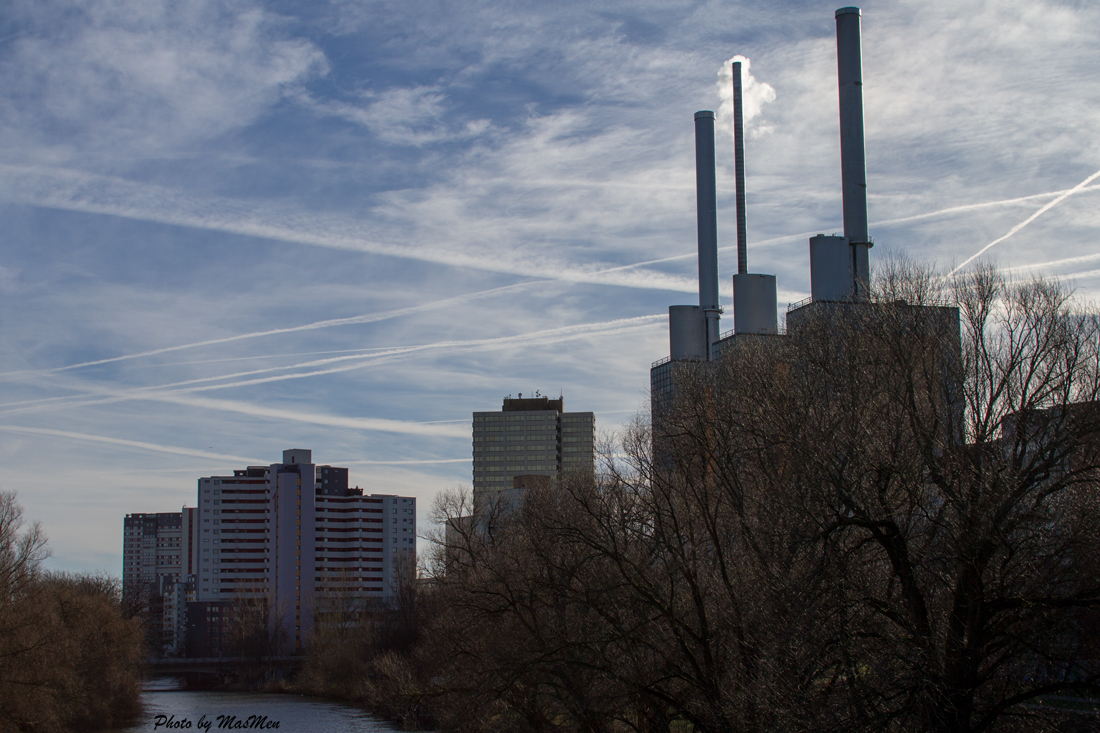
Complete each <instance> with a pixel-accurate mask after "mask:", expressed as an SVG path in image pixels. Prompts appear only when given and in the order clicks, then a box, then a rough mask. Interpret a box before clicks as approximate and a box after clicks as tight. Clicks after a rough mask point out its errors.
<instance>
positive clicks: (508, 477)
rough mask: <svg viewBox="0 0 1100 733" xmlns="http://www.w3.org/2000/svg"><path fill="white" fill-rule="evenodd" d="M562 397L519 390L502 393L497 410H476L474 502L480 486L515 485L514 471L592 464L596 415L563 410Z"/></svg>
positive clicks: (553, 471)
mask: <svg viewBox="0 0 1100 733" xmlns="http://www.w3.org/2000/svg"><path fill="white" fill-rule="evenodd" d="M564 402H565V401H564V400H563V399H561V398H558V399H556V400H552V399H550V398H548V397H534V398H527V399H523V396H522V395H520V397H519V398H517V399H512V398H510V397H509V398H506V399H505V400H504V404H503V406H502V408H501V410H500V411H499V412H475V413H474V418H473V434H474V436H473V437H474V442H473V448H474V451H473V457H474V501H475V503H476V502H477V500H478V496H479V495H481V494H483V493H484V492H492V491H503V490H510V489H513V488H516V485H515V481H514V480H515V478H516V477H517V476H525V477H529V476H546V477H550V478H557V476H558V475H559V474H560V473H561V472H562V471H568V470H571V469H578V468H579V469H585V468H587V469H591V468H592V461H593V431H594V428H595V422H596V418H595V415H594V414H593V413H591V412H565V409H564Z"/></svg>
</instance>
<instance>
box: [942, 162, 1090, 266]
mask: <svg viewBox="0 0 1100 733" xmlns="http://www.w3.org/2000/svg"><path fill="white" fill-rule="evenodd" d="M1097 178H1100V171H1096V172H1095V173H1093V174H1092V175H1091V176H1089V177H1088V178H1086V179H1085V180H1083V181H1081V182H1080V183H1078V184H1077V185H1076V186H1074V187H1073V188H1071V189H1069V190H1068V191H1064V192H1063V193H1062V194H1061V195H1060V196H1058V197H1057V198H1056V199H1054V200H1053V201H1051V202H1049V203H1047V204H1046V205H1044V206H1043V207H1042V208H1040V209H1039V210H1038V211H1036V212H1035V213H1034V214H1032V215H1031V216H1029V217H1028V218H1026V219H1024V220H1023V221H1022V222H1020V223H1019V224H1017V225H1016V226H1014V227H1012V228H1011V229H1009V230H1008V233H1007V234H1005V235H1004V236H1002V237H998V238H997V239H994V240H993V241H992V242H990V243H989V244H987V245H985V246H984V247H982V248H981V249H979V250H978V251H977V252H975V253H974V254H972V255H970V257H968V258H967V259H966V260H965V261H964V262H963V263H962V264H961V265H959V266H958V267H956V268H955V269H954V270H952V271H951V272H949V273H948V277H950V276H951V275H954V274H955V273H956V272H958V271H959V270H961V269H962V268H964V267H966V266H967V265H969V264H970V263H971V262H973V261H974V260H975V259H977V258H978V257H980V256H981V255H982V254H983V253H984V252H986V251H987V250H988V249H989V248H990V247H992V246H994V245H996V244H1000V243H1001V242H1003V241H1005V240H1006V239H1008V238H1009V237H1011V236H1012V235H1013V234H1015V233H1016V232H1018V231H1020V230H1021V229H1023V228H1024V227H1026V226H1027V225H1028V224H1030V223H1031V222H1033V221H1035V220H1036V219H1038V218H1039V217H1040V216H1042V215H1043V214H1045V213H1046V212H1048V211H1050V210H1051V209H1053V208H1054V207H1055V206H1057V205H1058V204H1060V203H1062V202H1063V201H1065V200H1066V199H1067V198H1069V197H1070V196H1072V195H1073V194H1075V193H1077V192H1079V191H1081V190H1083V189H1084V188H1085V187H1086V186H1088V185H1089V184H1090V183H1092V182H1093V181H1095V180H1096V179H1097Z"/></svg>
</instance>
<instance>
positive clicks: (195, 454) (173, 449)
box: [0, 425, 263, 465]
mask: <svg viewBox="0 0 1100 733" xmlns="http://www.w3.org/2000/svg"><path fill="white" fill-rule="evenodd" d="M0 430H2V431H4V432H9V433H22V434H25V435H47V436H49V437H52V438H69V439H71V440H84V441H88V442H91V443H107V444H109V445H121V446H125V447H127V448H137V449H139V450H145V451H152V452H154V453H168V454H170V455H175V456H187V457H188V458H204V459H207V460H215V461H225V462H227V463H237V464H239V463H245V464H249V465H258V464H261V463H263V461H262V460H260V459H256V458H244V457H242V456H233V455H226V454H224V453H211V452H210V451H204V450H195V449H193V448H180V447H178V446H174V445H161V444H159V443H146V442H144V441H140V440H125V439H123V438H110V437H107V436H105V435H90V434H88V433H74V432H72V431H70V430H52V429H50V428H32V427H25V426H22V425H0Z"/></svg>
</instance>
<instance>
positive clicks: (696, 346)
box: [668, 110, 722, 361]
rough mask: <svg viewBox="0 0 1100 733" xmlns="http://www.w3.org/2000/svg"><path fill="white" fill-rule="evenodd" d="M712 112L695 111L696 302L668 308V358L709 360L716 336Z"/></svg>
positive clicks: (712, 358) (716, 278)
mask: <svg viewBox="0 0 1100 733" xmlns="http://www.w3.org/2000/svg"><path fill="white" fill-rule="evenodd" d="M714 166H715V164H714V112H712V111H710V110H701V111H699V112H696V113H695V197H696V207H697V217H698V219H697V221H698V233H699V305H673V306H669V309H668V339H669V352H670V353H669V356H670V358H671V359H672V361H712V360H714V358H715V357H716V356H717V354H716V353H715V344H716V343H717V342H718V337H719V318H721V315H722V307H721V306H720V305H719V304H718V196H717V191H716V187H715V180H714V179H715V175H714Z"/></svg>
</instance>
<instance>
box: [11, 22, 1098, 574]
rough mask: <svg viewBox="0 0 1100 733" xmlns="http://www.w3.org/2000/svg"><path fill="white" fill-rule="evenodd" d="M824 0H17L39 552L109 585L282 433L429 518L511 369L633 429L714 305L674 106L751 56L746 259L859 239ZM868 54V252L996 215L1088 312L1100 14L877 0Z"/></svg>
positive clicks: (19, 171)
mask: <svg viewBox="0 0 1100 733" xmlns="http://www.w3.org/2000/svg"><path fill="white" fill-rule="evenodd" d="M836 7H838V6H837V5H836V4H830V5H826V4H822V3H816V2H784V3H776V2H758V1H752V2H728V1H727V2H660V3H651V2H644V1H643V2H630V3H612V2H607V3H570V2H559V3H541V4H535V3H526V2H512V3H509V2H490V1H485V2H476V1H472V2H460V3H454V2H450V3H444V2H418V3H408V2H351V1H348V0H330V1H329V2H301V3H298V2H269V3H260V2H252V1H251V0H210V1H205V0H192V1H191V2H174V1H173V2H168V1H167V0H165V1H163V2H162V1H160V0H83V1H81V2H64V1H60V0H33V1H32V0H12V2H8V3H5V4H4V7H3V9H2V10H0V232H2V234H0V446H2V448H3V450H2V453H3V456H4V469H3V478H2V479H0V487H2V488H4V489H15V490H17V491H18V492H19V495H20V499H21V501H22V503H23V504H24V505H25V507H26V510H27V514H28V516H29V517H31V518H34V519H38V520H40V521H41V522H42V523H43V525H44V528H45V530H46V532H47V534H48V535H49V536H50V540H51V547H52V549H53V553H54V557H53V559H52V560H51V561H50V562H51V565H52V566H53V567H56V568H62V569H66V570H94V569H106V570H109V571H111V572H114V573H119V572H120V567H121V549H122V542H121V530H122V517H123V515H124V514H125V513H127V512H152V511H176V510H178V509H179V508H180V507H181V506H182V505H184V504H192V503H193V502H194V492H195V479H197V478H198V477H200V476H204V475H211V474H217V473H222V472H228V471H230V470H232V469H233V468H239V467H243V466H244V465H246V464H267V463H271V462H273V461H276V460H278V459H279V457H280V455H281V453H280V451H281V450H282V449H284V448H290V447H302V448H312V449H313V451H314V458H315V460H316V461H317V462H319V463H330V464H335V465H344V466H348V467H349V468H350V469H351V477H352V478H351V480H352V482H353V483H354V484H358V485H359V486H361V487H364V488H365V489H366V490H367V491H368V492H380V493H402V494H410V495H415V496H416V497H418V499H419V500H420V504H419V506H420V514H421V519H422V520H423V519H424V518H425V517H426V513H427V509H428V507H429V505H430V502H431V499H432V497H433V496H434V495H435V494H436V493H437V492H438V491H440V490H441V489H445V488H448V487H452V486H455V485H459V484H464V483H465V484H468V483H469V481H470V414H471V412H473V411H478V410H493V409H499V405H500V401H501V398H503V397H505V396H506V395H508V394H513V395H514V394H516V393H519V392H522V393H525V394H532V393H534V392H535V390H541V392H542V393H543V394H549V395H553V396H557V395H558V394H559V393H561V394H563V395H564V397H565V405H566V409H568V410H591V411H594V412H595V413H596V420H597V425H598V426H599V427H601V428H604V429H614V428H616V427H617V426H618V425H621V424H622V423H624V422H626V421H627V420H629V419H630V418H631V416H632V415H634V414H635V413H636V412H637V411H638V410H639V409H641V408H643V407H644V406H645V404H646V402H647V393H646V390H647V388H648V369H649V365H650V363H651V362H652V361H653V360H655V359H658V358H661V357H662V356H664V355H666V354H667V353H668V345H667V338H668V337H667V316H666V314H667V308H668V306H669V305H673V304H681V303H684V304H690V303H695V302H697V295H696V285H695V273H696V261H695V259H694V253H695V246H696V242H695V218H694V217H695V200H694V195H695V194H694V169H693V166H694V143H693V133H694V127H693V123H692V115H693V113H694V112H695V111H696V110H699V109H716V108H718V107H719V106H720V105H721V104H722V98H721V94H720V92H721V91H722V90H724V89H725V87H724V86H721V87H720V86H719V85H718V79H719V77H718V74H719V72H720V71H721V70H722V68H723V64H724V62H726V60H727V59H730V58H731V57H733V56H734V55H744V56H745V57H747V58H748V59H750V60H751V73H752V75H753V77H754V82H753V86H752V87H751V88H750V89H749V90H748V97H749V99H750V101H751V102H752V103H753V104H752V110H751V112H753V113H754V114H753V115H752V117H751V119H750V120H749V123H748V129H749V134H748V140H747V159H748V162H747V168H748V226H749V245H750V248H749V268H750V271H753V272H766V273H775V274H776V275H777V276H778V283H779V299H780V302H781V309H782V308H783V307H784V306H785V304H786V303H787V302H789V301H797V300H800V299H801V298H803V297H805V296H806V295H807V294H808V290H809V265H808V245H807V238H808V236H810V235H812V234H815V233H818V232H824V233H829V232H833V231H838V230H840V229H841V228H842V224H841V207H840V161H839V138H838V122H837V92H836V55H835V54H836V52H835V35H834V33H835V26H834V21H833V11H834V10H835V9H836ZM863 44H864V97H865V105H866V127H867V161H868V182H869V211H870V220H871V233H872V235H873V236H874V237H875V241H876V246H875V248H874V249H873V250H872V255H871V256H872V266H873V264H874V261H875V260H876V259H878V258H880V257H883V256H888V255H890V254H902V253H903V254H906V255H909V256H911V257H914V258H917V259H921V260H931V261H935V262H936V263H939V264H940V265H941V266H946V267H953V266H955V265H958V264H961V263H963V262H965V261H966V260H967V259H968V258H970V257H971V256H972V255H974V254H976V253H978V252H979V251H981V250H982V249H983V248H985V247H987V246H988V245H990V244H991V243H994V242H997V240H999V239H1001V238H1002V237H1004V236H1005V235H1006V234H1009V233H1012V234H1011V236H1009V237H1008V238H1006V239H1003V241H1000V242H998V243H996V244H994V246H992V247H990V248H989V249H988V250H987V251H986V252H985V253H984V254H983V257H987V258H991V259H994V260H995V261H996V262H998V263H999V264H1000V265H1001V266H1002V267H1003V268H1005V269H1007V270H1008V271H1009V272H1010V273H1011V274H1013V275H1014V276H1019V277H1027V276H1029V275H1030V274H1032V273H1037V274H1045V275H1056V276H1059V277H1063V278H1066V279H1067V280H1070V281H1072V282H1073V283H1074V284H1075V286H1076V287H1077V289H1078V293H1079V295H1080V296H1081V297H1082V298H1084V299H1086V300H1094V299H1095V298H1096V296H1097V294H1098V288H1100V247H1098V246H1097V244H1098V242H1097V232H1098V231H1100V206H1098V204H1100V178H1096V179H1091V180H1090V177H1091V176H1093V175H1094V174H1096V173H1097V172H1098V171H1100V135H1098V133H1097V131H1098V130H1100V84H1097V81H1096V68H1097V61H1096V58H1097V57H1096V49H1097V48H1100V6H1098V5H1096V4H1095V3H1091V2H1072V1H1068V0H1067V1H1066V2H1051V1H1048V0H1026V1H1024V0H1005V1H1004V2H974V1H971V0H951V1H950V2H948V1H941V0H921V2H915V1H903V2H892V3H874V4H871V5H867V6H865V7H864V8H863ZM727 95H728V92H727ZM727 120H728V114H721V113H720V115H719V123H720V124H719V128H720V132H719V139H718V145H717V149H718V158H719V160H718V165H719V170H718V188H719V237H720V242H719V245H720V246H721V247H723V248H724V249H723V250H722V252H721V257H722V260H721V283H722V292H723V298H724V302H725V303H726V304H727V305H728V300H729V297H730V284H729V276H730V275H732V274H733V272H734V270H735V267H736V254H735V253H734V252H733V251H732V249H730V248H731V247H732V246H733V245H734V232H735V226H734V210H733V200H734V189H733V182H732V175H733V154H732V141H731V139H730V136H729V132H728V122H727ZM1086 182H1087V183H1086ZM1082 184H1084V185H1082ZM1044 209H1045V210H1044ZM1040 212H1041V213H1040ZM1036 214H1039V215H1038V216H1035V215H1036ZM1032 217H1035V218H1034V219H1033V220H1032ZM1025 222H1027V223H1026V226H1023V227H1022V228H1019V229H1018V230H1017V231H1014V230H1016V229H1017V228H1018V227H1019V226H1020V225H1021V224H1024V223H1025ZM730 325H731V324H725V325H724V328H729V327H730Z"/></svg>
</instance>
